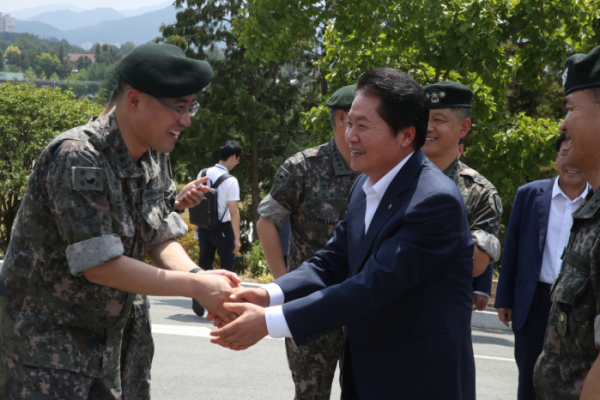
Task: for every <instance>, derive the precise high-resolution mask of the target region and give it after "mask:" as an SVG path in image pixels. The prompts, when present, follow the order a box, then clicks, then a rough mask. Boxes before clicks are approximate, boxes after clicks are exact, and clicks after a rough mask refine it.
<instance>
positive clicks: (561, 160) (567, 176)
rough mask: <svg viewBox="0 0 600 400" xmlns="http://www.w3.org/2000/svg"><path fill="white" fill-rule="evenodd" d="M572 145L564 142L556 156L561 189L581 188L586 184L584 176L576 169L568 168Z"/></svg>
mask: <svg viewBox="0 0 600 400" xmlns="http://www.w3.org/2000/svg"><path fill="white" fill-rule="evenodd" d="M570 148H571V145H570V144H569V142H568V141H567V140H564V141H563V142H562V144H561V145H560V151H559V152H558V153H557V154H556V161H555V163H556V170H557V171H558V183H559V184H560V186H561V188H563V190H565V187H568V186H570V187H580V186H582V185H583V184H584V182H585V180H584V179H583V174H582V173H581V172H580V171H579V170H578V169H576V168H572V167H568V166H567V158H568V155H569V150H570Z"/></svg>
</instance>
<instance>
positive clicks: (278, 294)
mask: <svg viewBox="0 0 600 400" xmlns="http://www.w3.org/2000/svg"><path fill="white" fill-rule="evenodd" d="M263 289H265V290H266V291H267V293H269V297H270V298H271V302H270V303H269V307H273V306H280V305H282V304H283V303H285V297H284V295H283V290H281V287H280V286H279V285H278V284H276V283H273V282H271V283H269V284H267V285H265V286H264V287H263Z"/></svg>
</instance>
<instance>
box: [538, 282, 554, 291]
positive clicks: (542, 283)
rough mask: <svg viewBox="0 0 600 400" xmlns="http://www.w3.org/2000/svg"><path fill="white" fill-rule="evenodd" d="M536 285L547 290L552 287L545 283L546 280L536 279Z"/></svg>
mask: <svg viewBox="0 0 600 400" xmlns="http://www.w3.org/2000/svg"><path fill="white" fill-rule="evenodd" d="M538 286H539V287H541V288H542V289H545V290H547V291H550V289H551V288H552V285H551V284H550V283H546V282H542V281H538Z"/></svg>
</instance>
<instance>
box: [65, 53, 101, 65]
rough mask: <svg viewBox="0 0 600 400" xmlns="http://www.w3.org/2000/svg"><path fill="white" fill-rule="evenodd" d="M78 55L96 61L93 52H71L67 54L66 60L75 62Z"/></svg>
mask: <svg viewBox="0 0 600 400" xmlns="http://www.w3.org/2000/svg"><path fill="white" fill-rule="evenodd" d="M79 57H87V58H89V59H90V60H92V62H96V56H95V55H94V54H85V53H71V54H69V55H68V56H67V58H68V60H69V61H70V62H72V63H74V62H76V61H77V60H78V59H79Z"/></svg>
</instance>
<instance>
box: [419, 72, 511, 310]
mask: <svg viewBox="0 0 600 400" xmlns="http://www.w3.org/2000/svg"><path fill="white" fill-rule="evenodd" d="M424 89H425V92H427V98H428V99H429V107H430V110H431V111H430V114H429V128H428V131H427V141H426V142H425V145H424V146H423V148H422V149H423V153H425V155H426V156H427V157H428V158H429V159H430V160H431V162H433V163H434V164H435V165H436V166H437V167H438V168H439V169H441V170H442V171H444V174H446V176H448V177H449V178H450V179H452V180H453V181H454V183H456V185H457V186H458V188H459V189H460V193H461V194H462V197H463V200H464V202H465V207H466V209H467V220H468V222H469V228H470V229H471V235H472V237H473V242H474V243H475V251H474V268H473V275H474V276H475V277H476V278H475V279H474V280H473V289H474V291H473V306H474V308H475V309H476V310H480V309H484V308H485V305H486V304H487V299H488V297H489V295H490V292H491V284H492V273H491V272H492V268H493V265H492V264H491V263H493V262H495V261H497V260H498V259H499V258H500V241H499V240H498V231H499V228H500V218H501V216H502V200H501V199H500V196H499V195H498V192H497V191H496V188H495V187H494V185H492V184H491V183H490V182H489V181H488V180H487V179H485V177H483V175H481V174H479V173H478V172H477V171H475V170H474V169H472V168H470V167H469V166H467V165H466V164H464V163H462V162H460V161H459V160H458V157H457V149H459V150H458V152H460V147H459V146H460V143H459V142H460V140H461V139H462V138H464V137H465V136H466V134H467V133H468V131H469V128H470V126H471V120H470V119H469V116H470V111H471V110H470V107H471V101H472V99H473V92H472V91H471V89H469V88H468V87H466V86H464V85H461V84H460V83H457V82H449V81H448V82H438V83H436V84H433V85H429V86H426V87H425V88H424Z"/></svg>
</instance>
